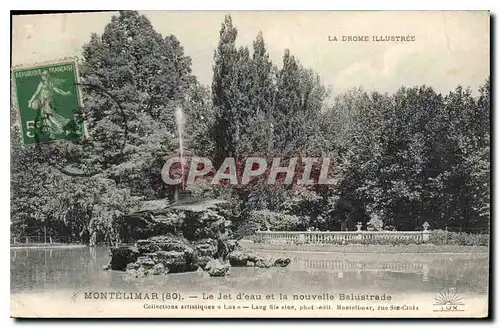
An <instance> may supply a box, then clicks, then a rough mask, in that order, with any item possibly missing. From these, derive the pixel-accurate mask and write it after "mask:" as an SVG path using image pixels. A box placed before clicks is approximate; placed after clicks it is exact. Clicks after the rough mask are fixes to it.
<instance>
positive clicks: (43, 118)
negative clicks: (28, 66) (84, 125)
mask: <svg viewBox="0 0 500 328" xmlns="http://www.w3.org/2000/svg"><path fill="white" fill-rule="evenodd" d="M61 82H63V81H62V80H60V79H58V78H55V77H51V76H50V75H49V72H48V71H46V70H45V71H43V72H42V80H41V81H40V83H39V84H38V87H37V89H36V91H35V93H34V94H33V95H32V96H31V99H30V100H29V102H28V106H29V107H30V108H33V109H35V110H39V114H38V116H37V126H40V129H41V131H42V132H43V133H47V134H49V135H50V136H51V137H53V136H55V135H58V134H62V133H64V126H65V125H66V124H68V123H69V122H70V119H67V118H65V117H64V116H62V115H60V114H58V113H57V112H56V111H55V108H54V102H53V97H54V95H55V93H57V94H60V95H62V96H67V95H70V94H71V92H70V91H63V90H61V89H59V88H58V87H57V86H58V85H59V84H60V83H61ZM38 122H40V123H38ZM39 124H40V125H39Z"/></svg>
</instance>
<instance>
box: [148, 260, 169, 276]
mask: <svg viewBox="0 0 500 328" xmlns="http://www.w3.org/2000/svg"><path fill="white" fill-rule="evenodd" d="M148 273H149V274H152V275H160V274H167V273H168V268H165V267H164V266H163V264H162V263H157V264H155V265H154V266H153V267H152V268H151V270H149V272H148Z"/></svg>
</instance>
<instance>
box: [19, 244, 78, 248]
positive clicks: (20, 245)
mask: <svg viewBox="0 0 500 328" xmlns="http://www.w3.org/2000/svg"><path fill="white" fill-rule="evenodd" d="M84 247H88V246H87V245H84V244H56V243H53V244H49V243H46V244H45V243H41V244H10V249H29V248H40V249H41V248H84Z"/></svg>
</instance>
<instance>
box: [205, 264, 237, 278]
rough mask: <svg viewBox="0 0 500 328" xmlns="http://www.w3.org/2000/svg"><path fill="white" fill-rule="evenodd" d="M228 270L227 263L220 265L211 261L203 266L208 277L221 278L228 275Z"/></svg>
mask: <svg viewBox="0 0 500 328" xmlns="http://www.w3.org/2000/svg"><path fill="white" fill-rule="evenodd" d="M230 268H231V266H230V265H229V263H222V262H221V261H219V260H211V261H209V262H208V263H207V265H206V266H205V270H206V271H207V272H208V274H209V275H210V277H223V276H225V275H226V274H228V273H229V269H230Z"/></svg>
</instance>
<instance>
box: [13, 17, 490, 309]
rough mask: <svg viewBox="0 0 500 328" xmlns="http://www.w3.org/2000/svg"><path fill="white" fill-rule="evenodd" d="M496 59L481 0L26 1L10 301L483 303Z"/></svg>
mask: <svg viewBox="0 0 500 328" xmlns="http://www.w3.org/2000/svg"><path fill="white" fill-rule="evenodd" d="M489 63H490V13H489V12H488V11H418V12H412V11H401V12H398V11H373V12H372V11H366V12H363V11H344V12H340V11H339V12H336V11H293V12H292V11H232V12H222V11H198V12H196V11H190V12H188V11H186V12H183V11H116V12H92V13H64V14H35V15H33V14H30V15H21V14H19V15H14V16H13V17H12V65H11V66H12V70H11V71H12V74H11V83H12V102H11V103H12V106H11V187H10V190H11V221H10V222H11V223H10V228H11V239H10V245H11V247H10V257H11V260H10V274H11V296H10V298H11V312H10V313H11V316H12V317H15V318H47V317H49V318H84V317H85V318H87V317H91V318H110V317H111V318H124V317H126V318H179V317H184V318H237V317H241V318H486V317H488V316H489V314H490V304H489V303H488V299H489V295H490V292H491V291H490V279H491V278H492V277H490V276H489V272H490V270H489V269H490V241H491V238H490V220H491V216H490V215H491V210H490V191H491V189H490V188H491V187H490V175H491V173H490V132H491V131H490V114H491V108H490V106H491V105H490V64H489ZM55 141H57V142H55Z"/></svg>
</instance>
